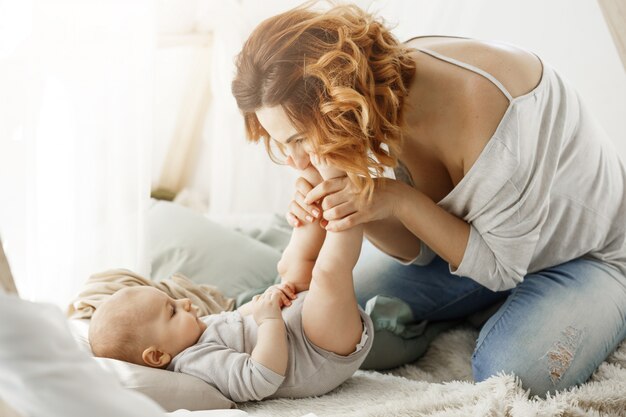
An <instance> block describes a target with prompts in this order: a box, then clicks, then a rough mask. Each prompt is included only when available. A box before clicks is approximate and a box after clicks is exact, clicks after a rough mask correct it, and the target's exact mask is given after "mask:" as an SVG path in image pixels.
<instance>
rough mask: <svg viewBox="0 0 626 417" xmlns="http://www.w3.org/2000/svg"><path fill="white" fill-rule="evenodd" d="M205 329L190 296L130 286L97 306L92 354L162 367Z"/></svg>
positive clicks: (91, 325)
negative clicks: (173, 295) (184, 296)
mask: <svg viewBox="0 0 626 417" xmlns="http://www.w3.org/2000/svg"><path fill="white" fill-rule="evenodd" d="M205 329H206V324H204V323H203V322H202V321H201V320H200V319H199V318H198V314H197V311H196V309H195V308H194V307H193V306H192V305H191V301H190V300H189V299H186V298H185V299H180V300H174V299H173V298H171V297H170V296H168V295H167V294H165V293H164V292H163V291H160V290H157V289H156V288H152V287H145V286H140V287H129V288H124V289H122V290H120V291H118V292H116V293H115V294H113V295H112V296H111V297H110V298H109V299H108V300H106V301H105V302H104V303H102V305H101V306H100V307H98V308H97V309H96V312H95V313H94V315H93V317H92V318H91V324H90V325H89V343H90V344H91V350H92V352H93V354H94V355H95V356H98V357H104V358H112V359H119V360H123V361H126V362H131V363H135V364H138V365H147V366H151V367H155V368H164V367H166V366H167V365H168V364H169V363H170V361H171V360H172V358H173V357H174V356H176V355H178V354H179V353H180V352H182V351H183V350H185V349H186V348H188V347H189V346H191V345H193V344H195V343H196V342H197V341H198V339H199V338H200V335H202V332H204V330H205Z"/></svg>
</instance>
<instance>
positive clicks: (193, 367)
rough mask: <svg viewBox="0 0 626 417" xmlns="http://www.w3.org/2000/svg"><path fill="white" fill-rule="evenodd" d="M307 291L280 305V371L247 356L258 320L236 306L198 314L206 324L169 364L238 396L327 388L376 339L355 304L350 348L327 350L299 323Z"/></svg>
mask: <svg viewBox="0 0 626 417" xmlns="http://www.w3.org/2000/svg"><path fill="white" fill-rule="evenodd" d="M306 294H307V292H302V293H299V294H298V298H297V299H296V300H293V304H292V305H291V306H289V307H285V308H284V309H283V310H282V315H283V320H284V321H285V326H286V329H287V339H288V345H289V348H288V352H289V360H288V365H287V372H286V374H285V376H284V377H283V376H281V375H279V374H277V373H276V372H273V371H272V370H270V369H268V368H266V367H265V366H263V365H261V364H260V363H258V362H255V361H254V360H253V359H252V358H251V357H250V353H251V352H252V350H253V349H254V347H255V345H256V341H257V331H258V326H257V324H256V323H255V321H254V318H253V317H252V315H247V316H243V317H242V316H241V314H239V312H237V311H229V312H223V313H220V314H214V315H210V316H205V317H202V318H201V320H202V321H203V322H204V323H206V325H207V329H206V330H205V331H204V333H203V334H202V336H200V340H198V342H197V343H196V344H195V345H193V346H190V347H188V348H187V349H185V350H184V351H182V352H181V353H179V354H178V355H176V356H175V357H174V359H173V360H172V362H171V363H170V364H169V366H168V368H167V369H168V370H170V371H175V372H182V373H186V374H189V375H194V376H196V377H199V378H201V379H203V380H204V381H206V382H207V383H209V384H211V385H213V386H215V387H216V388H217V389H219V390H220V391H221V392H222V394H224V395H225V396H227V397H229V398H231V399H232V400H233V401H236V402H243V401H250V400H261V399H263V398H267V397H272V398H276V397H292V398H299V397H309V396H316V395H322V394H325V393H327V392H328V391H330V390H332V389H334V388H336V387H337V386H339V385H340V384H341V383H342V382H344V381H345V380H346V379H348V378H350V376H352V374H354V372H356V370H357V369H359V366H360V365H361V363H362V362H363V361H364V360H365V357H366V356H367V354H368V352H369V350H370V348H371V347H372V341H373V339H374V337H373V336H374V331H373V325H372V320H371V319H370V317H369V316H368V315H367V314H365V312H364V311H362V310H360V309H359V310H360V313H361V319H362V322H363V328H364V330H363V335H362V337H361V342H360V343H359V344H358V345H357V346H356V349H355V351H354V352H353V353H352V354H350V355H348V356H340V355H337V354H335V353H332V352H328V351H325V350H323V349H320V348H319V347H317V346H315V345H313V344H312V343H311V342H310V341H309V340H308V339H307V338H306V336H305V334H304V331H303V329H302V320H301V311H302V304H303V301H304V299H305V297H306Z"/></svg>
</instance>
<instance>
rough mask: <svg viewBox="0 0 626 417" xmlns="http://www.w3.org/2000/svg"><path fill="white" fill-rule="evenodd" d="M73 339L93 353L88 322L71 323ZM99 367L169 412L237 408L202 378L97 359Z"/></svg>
mask: <svg viewBox="0 0 626 417" xmlns="http://www.w3.org/2000/svg"><path fill="white" fill-rule="evenodd" d="M68 321H69V323H70V329H71V332H72V336H74V339H75V340H76V341H77V342H78V345H79V347H80V349H81V350H82V351H84V352H87V353H88V354H90V355H91V354H92V353H91V347H90V346H89V339H88V334H89V320H68ZM94 359H95V360H96V361H97V362H98V364H99V365H100V366H101V367H102V368H103V369H105V370H107V371H108V372H110V373H112V374H113V375H115V377H116V378H117V379H118V380H119V381H120V382H121V384H122V385H123V386H125V387H127V388H131V389H133V390H135V391H138V392H141V393H142V394H145V395H147V396H148V397H150V398H152V399H153V400H154V401H156V402H157V403H158V404H159V405H160V406H161V407H163V408H164V409H165V410H167V411H174V410H178V409H180V408H184V409H186V410H213V409H226V408H236V405H235V403H234V402H232V401H231V400H229V399H228V398H226V397H225V396H224V395H222V393H221V392H219V391H218V390H217V388H215V387H213V386H212V385H209V384H207V383H206V382H204V381H203V380H201V379H200V378H197V377H195V376H192V375H187V374H183V373H180V372H171V371H166V370H163V369H155V368H149V367H146V366H140V365H135V364H132V363H128V362H124V361H118V360H115V359H108V358H94Z"/></svg>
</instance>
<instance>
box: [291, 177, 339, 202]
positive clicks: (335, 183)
mask: <svg viewBox="0 0 626 417" xmlns="http://www.w3.org/2000/svg"><path fill="white" fill-rule="evenodd" d="M347 181H348V178H347V177H339V178H333V179H330V180H326V181H324V182H322V183H320V184H318V185H317V186H315V187H313V189H312V190H311V191H309V192H308V193H302V194H304V195H305V196H306V197H305V199H304V202H305V203H306V204H312V203H314V202H316V201H321V200H322V199H323V198H324V197H326V196H327V195H328V194H332V193H336V192H337V191H339V190H342V189H344V188H345V187H346V185H347V184H348V182H347Z"/></svg>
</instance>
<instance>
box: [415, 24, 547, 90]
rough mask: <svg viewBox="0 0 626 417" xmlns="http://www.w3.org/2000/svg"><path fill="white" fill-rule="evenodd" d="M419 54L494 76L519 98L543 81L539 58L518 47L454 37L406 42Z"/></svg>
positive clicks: (419, 38) (430, 37) (420, 38)
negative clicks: (440, 57)
mask: <svg viewBox="0 0 626 417" xmlns="http://www.w3.org/2000/svg"><path fill="white" fill-rule="evenodd" d="M406 45H407V46H409V47H411V48H415V49H418V50H430V51H434V52H436V53H438V54H441V55H444V56H446V57H448V58H452V59H454V60H457V61H460V62H463V63H465V64H469V65H471V66H473V67H476V68H478V69H481V70H483V71H485V72H487V73H489V74H491V75H492V76H493V77H494V78H495V79H496V80H498V81H499V82H500V83H502V85H504V87H505V88H506V89H507V90H508V91H509V93H510V94H511V96H513V97H517V96H521V95H524V94H526V93H528V92H530V91H532V90H533V89H534V88H535V87H536V86H537V85H538V84H539V81H540V80H541V76H542V64H541V61H540V60H539V58H538V57H537V56H536V55H535V54H533V53H532V52H529V51H527V50H525V49H523V48H520V47H517V46H515V45H511V44H507V43H503V42H497V41H486V40H478V39H470V38H462V37H453V36H419V37H416V38H412V39H409V40H408V41H406Z"/></svg>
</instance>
